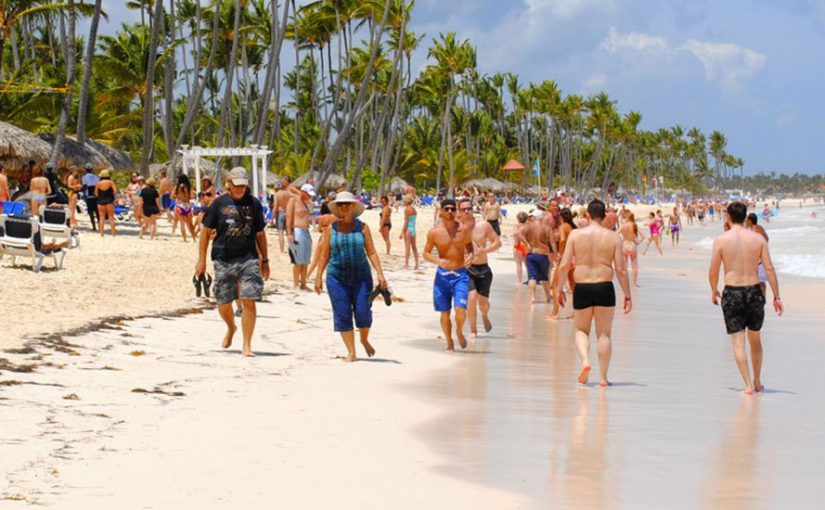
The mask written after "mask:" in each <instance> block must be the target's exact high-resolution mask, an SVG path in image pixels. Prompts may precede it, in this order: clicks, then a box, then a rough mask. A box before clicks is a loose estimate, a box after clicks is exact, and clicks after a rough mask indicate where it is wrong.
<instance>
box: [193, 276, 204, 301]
mask: <svg viewBox="0 0 825 510" xmlns="http://www.w3.org/2000/svg"><path fill="white" fill-rule="evenodd" d="M202 280H203V275H200V276H198V275H195V276H193V277H192V284H193V285H194V286H195V295H196V296H197V297H201V292H203V287H202V286H201V281H202Z"/></svg>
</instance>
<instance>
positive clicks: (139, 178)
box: [137, 175, 146, 181]
mask: <svg viewBox="0 0 825 510" xmlns="http://www.w3.org/2000/svg"><path fill="white" fill-rule="evenodd" d="M137 180H139V181H144V180H146V179H145V177H143V176H142V175H138V176H137Z"/></svg>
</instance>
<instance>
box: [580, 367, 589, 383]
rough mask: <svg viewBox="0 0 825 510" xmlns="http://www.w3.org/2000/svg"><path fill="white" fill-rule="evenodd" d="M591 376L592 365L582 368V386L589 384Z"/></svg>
mask: <svg viewBox="0 0 825 510" xmlns="http://www.w3.org/2000/svg"><path fill="white" fill-rule="evenodd" d="M589 376H590V365H586V366H584V367H582V371H581V372H580V373H579V382H580V383H582V384H587V378H588V377H589Z"/></svg>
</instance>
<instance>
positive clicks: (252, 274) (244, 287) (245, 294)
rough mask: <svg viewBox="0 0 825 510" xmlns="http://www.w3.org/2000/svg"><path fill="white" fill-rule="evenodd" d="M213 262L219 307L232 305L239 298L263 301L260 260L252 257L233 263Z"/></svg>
mask: <svg viewBox="0 0 825 510" xmlns="http://www.w3.org/2000/svg"><path fill="white" fill-rule="evenodd" d="M212 262H213V263H214V265H215V289H214V291H215V300H216V301H217V302H218V304H219V305H223V304H226V303H231V302H232V301H234V300H236V299H238V298H239V297H240V299H255V300H258V299H261V296H262V295H263V291H264V279H263V277H262V276H261V269H260V268H259V267H258V259H256V258H252V257H250V258H246V259H238V260H233V261H231V262H223V261H221V260H213V261H212ZM239 287H240V288H239ZM239 290H240V296H239V294H238V291H239Z"/></svg>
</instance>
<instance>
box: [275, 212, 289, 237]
mask: <svg viewBox="0 0 825 510" xmlns="http://www.w3.org/2000/svg"><path fill="white" fill-rule="evenodd" d="M275 224H276V225H277V227H278V230H280V231H281V232H283V231H285V230H286V211H283V210H281V211H278V214H277V216H276V217H275Z"/></svg>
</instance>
